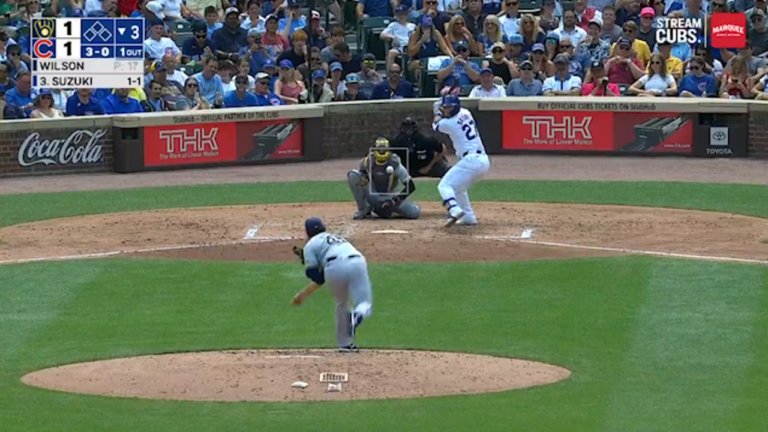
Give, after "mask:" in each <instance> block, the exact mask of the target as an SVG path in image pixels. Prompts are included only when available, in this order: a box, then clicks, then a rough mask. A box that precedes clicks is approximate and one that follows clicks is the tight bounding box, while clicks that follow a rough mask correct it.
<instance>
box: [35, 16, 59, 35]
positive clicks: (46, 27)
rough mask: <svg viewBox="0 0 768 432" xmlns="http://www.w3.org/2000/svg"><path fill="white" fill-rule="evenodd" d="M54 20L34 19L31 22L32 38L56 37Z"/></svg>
mask: <svg viewBox="0 0 768 432" xmlns="http://www.w3.org/2000/svg"><path fill="white" fill-rule="evenodd" d="M54 33H56V21H55V20H53V19H36V20H34V21H33V23H32V39H38V38H40V39H48V38H53V37H56V35H55V34H54Z"/></svg>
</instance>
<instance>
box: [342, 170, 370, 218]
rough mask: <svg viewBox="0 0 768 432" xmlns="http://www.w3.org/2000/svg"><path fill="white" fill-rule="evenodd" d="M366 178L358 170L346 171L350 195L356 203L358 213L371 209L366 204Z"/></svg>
mask: <svg viewBox="0 0 768 432" xmlns="http://www.w3.org/2000/svg"><path fill="white" fill-rule="evenodd" d="M367 180H368V179H367V178H366V177H365V176H364V175H363V174H362V173H360V171H350V172H349V173H347V181H348V182H349V189H350V190H351V191H352V196H353V197H354V198H355V202H356V203H357V210H358V212H359V213H361V214H362V213H368V212H370V211H371V208H370V206H369V205H368V199H367V198H368V190H367V187H368V186H367V184H366V181H367Z"/></svg>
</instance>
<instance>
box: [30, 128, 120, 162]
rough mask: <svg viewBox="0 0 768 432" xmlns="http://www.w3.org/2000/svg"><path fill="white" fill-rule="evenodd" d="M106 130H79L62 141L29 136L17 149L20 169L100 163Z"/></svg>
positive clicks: (61, 139) (35, 133) (34, 133)
mask: <svg viewBox="0 0 768 432" xmlns="http://www.w3.org/2000/svg"><path fill="white" fill-rule="evenodd" d="M106 135H107V129H95V130H90V129H79V130H75V131H72V132H71V133H70V134H69V136H67V137H63V138H53V139H47V138H42V137H41V135H40V133H39V132H32V133H31V134H29V135H28V136H27V138H26V139H24V142H22V143H21V146H20V147H19V156H18V161H19V165H21V166H23V167H29V166H33V165H38V164H42V165H64V166H67V165H87V164H98V163H101V161H102V138H104V136H106Z"/></svg>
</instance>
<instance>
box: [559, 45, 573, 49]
mask: <svg viewBox="0 0 768 432" xmlns="http://www.w3.org/2000/svg"><path fill="white" fill-rule="evenodd" d="M568 48H573V45H560V49H568Z"/></svg>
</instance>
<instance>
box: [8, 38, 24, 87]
mask: <svg viewBox="0 0 768 432" xmlns="http://www.w3.org/2000/svg"><path fill="white" fill-rule="evenodd" d="M5 54H6V55H7V56H8V67H9V68H10V69H9V72H10V77H11V79H13V80H17V79H18V78H19V73H20V72H24V71H29V68H28V67H27V64H26V63H24V62H23V61H21V47H19V45H11V46H9V47H8V48H6V51H5Z"/></svg>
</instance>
